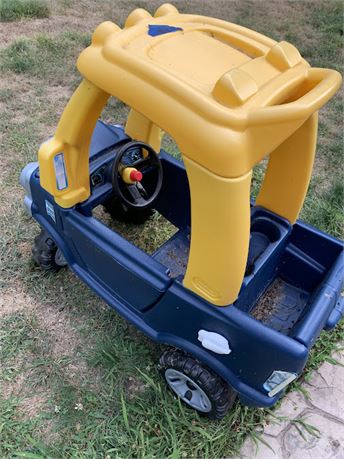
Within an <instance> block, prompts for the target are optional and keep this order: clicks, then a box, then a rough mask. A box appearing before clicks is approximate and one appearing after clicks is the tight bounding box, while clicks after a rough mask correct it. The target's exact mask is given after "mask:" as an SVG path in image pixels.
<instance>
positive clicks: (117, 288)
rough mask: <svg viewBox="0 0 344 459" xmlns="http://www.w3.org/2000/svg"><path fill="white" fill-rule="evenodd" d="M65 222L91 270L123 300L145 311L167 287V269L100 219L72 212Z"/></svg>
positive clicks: (75, 246)
mask: <svg viewBox="0 0 344 459" xmlns="http://www.w3.org/2000/svg"><path fill="white" fill-rule="evenodd" d="M64 225H65V233H66V234H67V235H68V236H69V238H70V239H71V240H72V241H73V245H74V248H75V250H76V251H77V252H78V254H79V257H80V258H81V259H82V261H83V263H84V265H85V266H86V268H87V270H88V272H89V273H90V274H91V275H92V276H94V277H95V278H96V279H97V280H98V282H101V283H102V284H104V285H105V286H106V287H107V288H108V289H109V290H110V291H111V292H112V293H113V294H114V295H116V297H117V298H120V299H121V301H122V302H125V303H127V304H128V305H130V306H131V307H133V308H136V309H138V310H144V309H146V308H147V307H150V306H151V305H152V304H154V303H155V302H156V301H157V300H158V299H159V298H160V296H161V295H162V294H163V293H164V292H165V291H166V290H167V288H168V286H169V284H170V283H171V279H170V278H169V277H168V275H167V270H166V268H165V267H164V266H162V265H160V264H159V263H157V262H156V261H155V260H153V259H152V258H151V257H149V256H148V255H147V254H146V253H144V252H142V251H141V250H139V249H138V248H136V247H134V246H133V245H132V244H130V243H129V242H127V241H126V240H125V239H123V238H122V237H121V236H119V235H117V234H116V233H114V232H113V231H111V230H110V229H109V228H107V227H106V226H105V225H103V224H102V223H101V222H98V221H97V220H95V219H94V218H92V217H86V216H83V215H81V214H78V213H77V212H69V213H68V215H67V216H66V217H65V218H64Z"/></svg>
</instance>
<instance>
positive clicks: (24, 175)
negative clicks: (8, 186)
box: [19, 162, 38, 216]
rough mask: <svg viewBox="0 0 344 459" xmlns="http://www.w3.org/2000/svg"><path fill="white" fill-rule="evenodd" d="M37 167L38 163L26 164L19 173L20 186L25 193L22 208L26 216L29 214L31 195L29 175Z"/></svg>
mask: <svg viewBox="0 0 344 459" xmlns="http://www.w3.org/2000/svg"><path fill="white" fill-rule="evenodd" d="M37 167H38V163H37V162H35V163H29V164H27V165H26V166H25V167H24V169H23V170H22V171H21V174H20V178H19V182H20V184H21V186H22V187H23V188H24V190H25V191H26V196H25V198H24V207H25V209H26V212H27V213H28V215H30V216H31V215H32V214H31V206H32V195H31V188H30V179H31V175H32V174H33V173H34V172H35V170H36V169H37Z"/></svg>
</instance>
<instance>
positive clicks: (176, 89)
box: [78, 4, 341, 177]
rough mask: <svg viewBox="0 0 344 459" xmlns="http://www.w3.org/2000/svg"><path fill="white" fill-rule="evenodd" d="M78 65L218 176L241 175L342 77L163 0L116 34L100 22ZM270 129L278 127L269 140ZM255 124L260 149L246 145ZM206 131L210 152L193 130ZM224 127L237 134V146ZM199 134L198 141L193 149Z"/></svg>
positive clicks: (284, 47)
mask: <svg viewBox="0 0 344 459" xmlns="http://www.w3.org/2000/svg"><path fill="white" fill-rule="evenodd" d="M78 69H79V71H80V72H81V73H82V74H83V75H84V77H85V78H87V79H88V80H89V81H91V82H92V83H93V84H95V85H96V86H97V87H99V88H101V89H103V90H104V91H106V92H108V93H109V94H112V95H114V96H116V97H118V98H119V99H121V100H122V101H124V102H125V103H126V104H128V105H129V106H130V107H132V108H134V109H135V110H136V111H138V112H139V113H141V114H143V115H144V116H146V117H147V118H148V119H149V120H151V121H152V122H154V123H155V124H156V125H157V126H159V127H161V128H162V129H163V130H165V131H167V132H168V133H169V134H171V135H172V136H173V137H174V139H175V140H176V142H177V143H178V145H179V147H180V149H181V151H182V152H183V154H184V155H185V156H187V157H189V158H191V159H193V160H194V161H196V162H197V163H199V164H200V165H202V166H204V167H206V168H207V169H208V170H211V171H213V172H214V173H216V174H218V175H221V176H224V177H237V176H240V175H242V174H243V173H245V172H248V171H249V170H250V169H251V168H252V166H253V165H254V164H255V163H256V162H257V161H259V160H260V159H261V158H262V157H263V156H264V155H265V154H266V153H268V152H269V151H271V150H272V149H273V148H274V147H275V146H276V145H277V144H279V143H281V141H283V140H284V138H286V137H288V136H289V135H290V133H291V132H292V131H293V130H295V129H296V128H297V125H298V124H299V125H300V124H302V122H304V121H305V120H306V119H307V118H308V117H309V116H310V115H311V114H312V113H313V112H314V111H316V110H317V109H319V108H320V107H321V106H322V105H324V103H325V102H326V101H327V100H328V99H329V98H330V97H331V96H332V95H333V94H334V92H335V91H336V90H337V89H338V87H339V85H340V81H341V78H340V75H339V74H338V73H337V72H335V71H333V70H325V69H311V68H310V66H309V64H308V63H307V62H306V61H305V60H304V59H302V57H301V56H300V53H299V52H298V50H297V49H296V48H295V47H294V46H293V45H291V44H290V43H287V42H283V41H282V42H280V43H276V42H275V41H274V40H271V39H270V38H267V37H265V36H263V35H261V34H259V33H257V32H254V31H252V30H249V29H246V28H244V27H241V26H239V25H235V24H231V23H228V22H225V21H222V20H219V19H213V18H208V17H203V16H198V15H190V14H179V13H178V10H177V9H176V8H175V7H174V6H172V5H169V4H164V5H162V6H161V7H160V8H158V9H157V11H156V12H155V15H154V17H152V16H151V15H150V14H149V13H148V12H147V11H145V10H143V9H137V10H134V11H133V12H132V13H131V14H130V15H129V16H128V18H127V20H126V23H125V27H124V29H123V30H122V29H120V28H119V27H118V26H117V25H115V24H113V23H111V22H104V23H103V24H101V25H100V26H99V27H98V28H97V29H96V30H95V32H94V35H93V38H92V45H91V46H90V47H89V48H87V49H86V50H84V51H83V52H82V53H81V55H80V57H79V60H78ZM173 118H175V120H173ZM286 123H289V125H290V126H289V128H288V129H286V126H285V125H286ZM277 124H279V125H280V126H282V125H283V126H282V129H278V128H277V130H275V133H274V136H273V138H271V136H270V134H268V132H269V131H270V130H271V125H274V127H275V128H276V125H277ZM181 126H183V129H181ZM258 126H259V129H260V135H259V145H257V143H258V142H257V141H256V140H257V139H255V142H254V146H253V145H248V144H247V143H248V142H249V141H250V139H249V137H251V136H252V134H253V132H252V131H253V130H255V128H257V127H258ZM213 128H214V129H215V131H214V130H213V132H212V135H211V139H212V142H214V143H212V145H211V146H210V145H209V142H207V141H206V139H204V138H203V136H202V135H200V131H203V132H206V131H207V130H208V132H209V129H213ZM224 128H226V129H225V130H224ZM228 128H229V129H231V130H233V131H235V132H239V133H243V134H244V136H243V137H242V136H241V137H242V138H241V139H240V140H239V139H238V137H237V136H233V135H230V132H229V131H228ZM186 131H187V132H186ZM197 132H198V135H197V137H198V138H199V140H200V142H199V144H200V145H198V148H197V152H194V153H193V151H194V150H195V149H194V148H193V146H194V145H195V134H196V133H197ZM233 143H234V144H233ZM238 143H239V144H240V145H239V146H238Z"/></svg>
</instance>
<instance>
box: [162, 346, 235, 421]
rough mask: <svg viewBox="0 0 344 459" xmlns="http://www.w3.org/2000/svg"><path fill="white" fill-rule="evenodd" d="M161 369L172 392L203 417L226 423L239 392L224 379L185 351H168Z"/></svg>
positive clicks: (163, 357)
mask: <svg viewBox="0 0 344 459" xmlns="http://www.w3.org/2000/svg"><path fill="white" fill-rule="evenodd" d="M158 368H159V371H160V373H161V375H162V376H163V378H164V379H165V381H166V383H167V385H168V386H169V388H170V389H171V390H172V391H173V392H174V393H175V394H176V395H177V396H178V397H179V398H180V399H181V400H182V401H183V402H184V403H185V404H186V405H187V406H188V407H190V408H193V409H195V410H196V411H198V413H199V414H200V415H202V416H207V417H208V418H210V419H222V418H223V417H224V416H225V415H226V414H227V412H228V411H229V409H230V408H231V407H232V406H233V404H234V402H235V399H236V392H235V391H234V390H233V389H232V388H231V387H230V386H229V385H228V384H227V383H226V382H225V381H224V380H223V379H222V378H221V377H220V376H218V375H217V374H216V373H214V372H213V371H212V370H210V369H209V368H207V367H206V366H205V365H203V364H202V363H201V362H199V361H198V360H196V359H195V358H193V357H192V356H190V355H189V354H187V353H185V352H183V351H181V350H178V349H168V350H166V351H165V352H164V353H163V354H162V355H161V357H160V360H159V365H158Z"/></svg>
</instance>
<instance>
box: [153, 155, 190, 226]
mask: <svg viewBox="0 0 344 459" xmlns="http://www.w3.org/2000/svg"><path fill="white" fill-rule="evenodd" d="M159 156H160V159H161V162H162V167H163V174H164V180H163V184H162V188H161V191H160V194H159V196H158V199H157V200H156V202H155V204H154V207H155V208H156V210H157V211H158V212H160V213H161V214H162V215H163V216H164V217H165V218H167V220H169V221H170V222H171V223H173V225H175V226H176V227H177V228H181V229H183V228H187V227H189V226H190V221H191V204H190V189H189V182H188V178H187V175H186V171H185V168H184V165H183V163H182V162H181V161H178V160H177V159H175V158H173V156H171V155H169V154H168V153H166V152H165V151H163V150H161V151H160V155H159Z"/></svg>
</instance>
